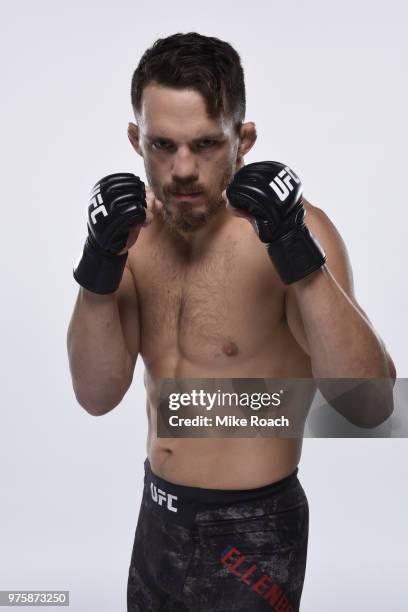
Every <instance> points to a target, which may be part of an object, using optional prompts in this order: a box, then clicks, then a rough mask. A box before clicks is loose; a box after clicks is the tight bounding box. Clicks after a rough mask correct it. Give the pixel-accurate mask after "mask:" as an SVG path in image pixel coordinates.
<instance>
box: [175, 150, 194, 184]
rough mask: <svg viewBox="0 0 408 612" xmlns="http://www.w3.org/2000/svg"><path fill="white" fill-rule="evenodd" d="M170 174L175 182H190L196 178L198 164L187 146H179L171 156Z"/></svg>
mask: <svg viewBox="0 0 408 612" xmlns="http://www.w3.org/2000/svg"><path fill="white" fill-rule="evenodd" d="M172 176H173V180H174V181H175V182H180V183H192V182H193V181H196V180H197V179H198V165H197V160H196V159H195V156H194V154H193V153H192V152H191V151H190V150H189V148H188V147H179V149H178V150H177V153H176V155H175V156H174V158H173V167H172Z"/></svg>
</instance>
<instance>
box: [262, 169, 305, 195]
mask: <svg viewBox="0 0 408 612" xmlns="http://www.w3.org/2000/svg"><path fill="white" fill-rule="evenodd" d="M292 180H293V181H295V183H297V184H298V185H299V183H300V179H299V178H298V177H297V176H296V174H295V173H294V172H293V170H291V169H290V168H288V167H287V166H285V168H284V169H283V170H281V171H280V172H279V174H278V176H275V178H274V179H273V180H272V181H271V182H270V183H269V185H270V186H271V187H272V189H273V190H274V192H275V193H276V195H277V196H278V198H279V199H280V201H281V202H284V201H285V200H286V198H287V197H288V195H289V193H290V192H291V191H293V190H294V186H293V185H292Z"/></svg>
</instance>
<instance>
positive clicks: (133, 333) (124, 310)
mask: <svg viewBox="0 0 408 612" xmlns="http://www.w3.org/2000/svg"><path fill="white" fill-rule="evenodd" d="M117 302H118V308H119V316H120V321H121V324H122V330H123V336H124V340H125V344H126V347H127V349H128V353H129V357H130V360H131V370H132V373H133V370H134V368H135V365H136V360H137V356H138V354H139V348H140V320H139V304H138V297H137V289H136V284H135V280H134V277H133V273H132V271H131V269H130V267H129V265H128V264H127V263H126V266H125V269H124V271H123V276H122V279H121V282H120V285H119V288H118V290H117Z"/></svg>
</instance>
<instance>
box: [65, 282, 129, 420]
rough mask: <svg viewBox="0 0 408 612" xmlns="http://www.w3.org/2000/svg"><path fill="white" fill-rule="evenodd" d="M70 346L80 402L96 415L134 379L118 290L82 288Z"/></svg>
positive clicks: (111, 405) (113, 402) (70, 329)
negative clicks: (107, 292)
mask: <svg viewBox="0 0 408 612" xmlns="http://www.w3.org/2000/svg"><path fill="white" fill-rule="evenodd" d="M67 348H68V358H69V365H70V370H71V376H72V383H73V388H74V391H75V395H76V398H77V400H78V402H79V403H80V404H81V406H83V407H84V408H85V409H86V410H87V411H88V412H90V413H91V414H94V415H99V414H104V413H106V412H108V411H109V410H111V409H112V408H114V407H115V406H116V405H117V404H118V403H119V402H120V401H121V399H122V398H123V396H124V394H125V393H126V391H127V389H128V387H129V385H130V382H131V360H130V356H129V353H128V350H127V347H126V343H125V339H124V336H123V330H122V325H121V321H120V316H119V310H118V304H117V299H116V295H115V293H111V294H106V295H98V294H96V293H92V292H91V291H88V290H87V289H84V288H82V287H81V288H80V290H79V293H78V298H77V301H76V304H75V308H74V312H73V314H72V318H71V321H70V324H69V327H68V334H67Z"/></svg>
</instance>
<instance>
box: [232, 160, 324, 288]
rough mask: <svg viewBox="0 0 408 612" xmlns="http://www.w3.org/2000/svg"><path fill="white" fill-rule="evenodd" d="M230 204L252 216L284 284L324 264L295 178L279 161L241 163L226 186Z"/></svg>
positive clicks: (299, 183) (299, 278) (298, 181)
mask: <svg viewBox="0 0 408 612" xmlns="http://www.w3.org/2000/svg"><path fill="white" fill-rule="evenodd" d="M226 194H227V197H228V201H229V203H230V204H231V205H232V206H235V207H236V208H239V209H242V210H244V211H245V212H247V213H249V214H250V215H252V216H253V217H254V218H255V223H256V227H257V230H258V235H259V238H260V240H261V241H262V242H264V243H265V244H266V248H267V251H268V254H269V257H270V258H271V260H272V262H273V264H274V265H275V268H276V270H277V272H278V274H279V276H280V277H281V279H282V281H283V283H284V284H285V285H290V284H291V283H294V282H296V281H298V280H301V279H302V278H304V277H305V276H308V275H309V274H311V273H312V272H314V271H315V270H318V269H319V268H320V267H321V266H323V265H324V263H325V261H326V255H325V253H324V251H323V249H322V248H321V246H320V245H319V243H318V242H317V240H316V239H315V238H314V237H313V235H312V234H311V232H310V231H309V229H308V228H307V227H306V225H305V223H304V221H303V219H304V216H305V209H304V206H303V202H302V185H301V182H300V179H299V177H298V176H297V175H296V174H295V173H294V172H293V170H291V169H290V168H288V166H285V164H281V163H279V162H274V161H264V162H256V163H253V164H248V165H246V166H243V167H242V168H241V169H240V170H238V172H237V173H236V174H235V176H234V177H233V179H232V181H231V183H230V184H229V185H228V187H227V189H226Z"/></svg>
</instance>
